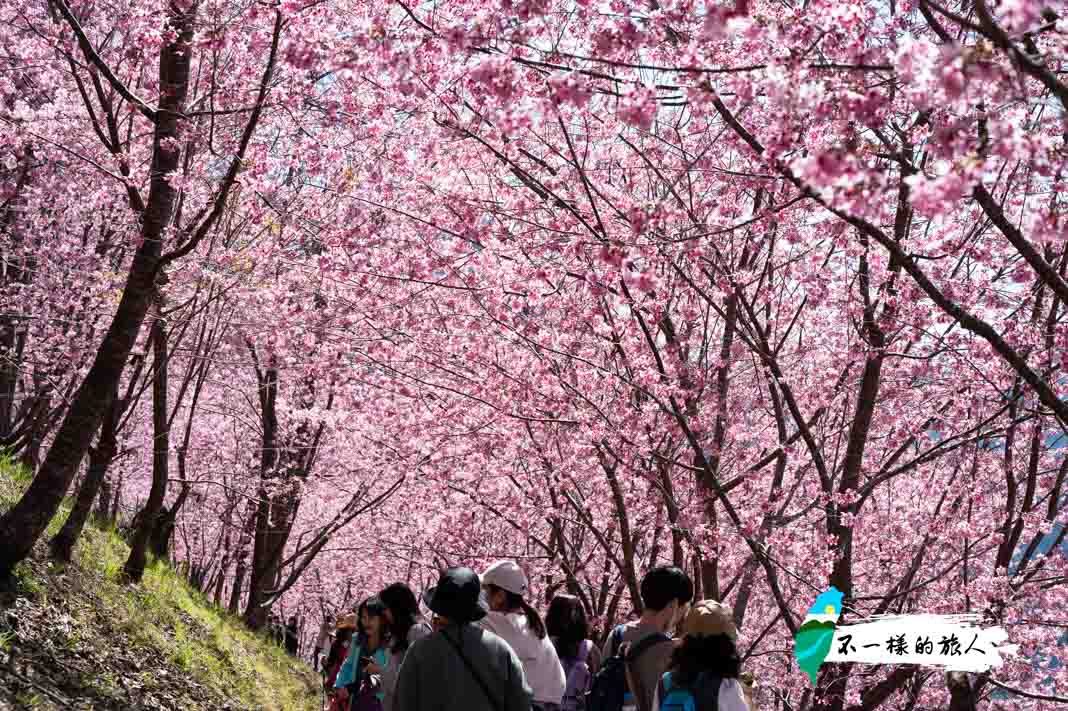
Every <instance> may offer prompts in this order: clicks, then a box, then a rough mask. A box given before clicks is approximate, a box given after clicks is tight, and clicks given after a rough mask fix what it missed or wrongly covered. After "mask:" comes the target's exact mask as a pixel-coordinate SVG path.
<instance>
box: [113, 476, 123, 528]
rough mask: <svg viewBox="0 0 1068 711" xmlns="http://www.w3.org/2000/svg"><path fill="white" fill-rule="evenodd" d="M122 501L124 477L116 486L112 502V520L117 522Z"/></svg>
mask: <svg viewBox="0 0 1068 711" xmlns="http://www.w3.org/2000/svg"><path fill="white" fill-rule="evenodd" d="M120 503H122V478H121V477H120V478H119V484H118V486H116V487H115V498H114V499H113V500H112V502H111V516H110V518H111V520H112V521H114V522H115V523H118V522H119V504H120Z"/></svg>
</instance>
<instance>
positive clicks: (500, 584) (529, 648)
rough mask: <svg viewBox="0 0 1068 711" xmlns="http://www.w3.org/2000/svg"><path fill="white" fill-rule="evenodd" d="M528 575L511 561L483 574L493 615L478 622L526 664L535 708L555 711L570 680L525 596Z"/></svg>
mask: <svg viewBox="0 0 1068 711" xmlns="http://www.w3.org/2000/svg"><path fill="white" fill-rule="evenodd" d="M527 585H528V584H527V576H526V575H524V573H523V571H522V569H521V568H520V567H519V566H518V565H516V563H515V562H513V561H510V560H502V561H498V562H496V563H494V564H493V565H491V566H490V567H489V568H487V569H486V572H485V573H483V574H482V590H483V592H484V593H485V595H486V604H487V605H488V606H489V609H490V612H489V613H488V614H487V615H486V616H485V617H484V618H482V620H481V621H480V622H479V623H478V624H479V625H481V626H482V627H483V628H484V629H487V630H489V631H490V632H493V633H494V634H495V635H497V636H498V637H500V638H502V639H503V640H504V641H505V642H507V643H508V645H509V646H510V647H511V648H512V650H513V651H514V652H515V654H516V656H517V657H519V661H520V662H522V664H523V675H524V676H525V677H526V679H527V684H528V685H529V686H530V688H531V690H532V691H533V692H534V703H533V705H532V707H531V708H532V709H534V710H535V711H555V710H556V709H558V708H559V707H560V702H561V701H562V700H563V698H564V690H565V687H566V686H567V679H566V678H565V677H564V668H563V665H561V664H560V657H559V656H557V654H556V647H555V646H553V643H552V640H551V639H549V635H548V634H547V633H546V631H545V623H544V622H542V619H541V616H540V615H539V614H538V611H537V610H535V609H534V608H533V607H531V606H530V604H529V603H527V601H526V600H524V599H523V597H524V596H525V595H526V593H527Z"/></svg>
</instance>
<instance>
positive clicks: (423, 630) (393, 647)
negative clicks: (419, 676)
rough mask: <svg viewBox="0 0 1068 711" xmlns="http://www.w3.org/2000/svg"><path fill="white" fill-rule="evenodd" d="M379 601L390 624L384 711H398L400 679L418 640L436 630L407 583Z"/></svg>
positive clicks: (383, 594)
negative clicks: (408, 656) (397, 698)
mask: <svg viewBox="0 0 1068 711" xmlns="http://www.w3.org/2000/svg"><path fill="white" fill-rule="evenodd" d="M378 598H379V599H380V600H381V601H382V604H383V605H385V606H386V611H385V616H386V621H387V622H388V623H389V637H390V643H389V660H388V662H387V663H386V666H385V668H384V669H383V670H382V689H383V691H384V697H383V699H382V709H383V711H395V710H396V703H395V701H394V699H395V698H396V696H397V679H398V678H399V676H400V669H401V664H402V663H403V662H404V656H405V655H406V654H407V653H408V648H409V647H411V646H412V645H413V644H414V643H415V642H416V640H420V639H422V638H423V637H426V636H427V635H429V634H430V633H431V632H433V630H432V629H431V627H430V623H429V622H427V621H426V619H425V618H424V617H423V614H422V612H420V611H419V600H417V599H416V597H415V593H414V592H412V589H411V588H410V587H408V586H407V585H405V584H404V583H393V584H392V585H390V586H389V587H387V588H386V589H384V590H383V591H382V592H380V593H378Z"/></svg>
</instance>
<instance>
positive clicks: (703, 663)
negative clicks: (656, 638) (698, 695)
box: [670, 600, 742, 686]
mask: <svg viewBox="0 0 1068 711" xmlns="http://www.w3.org/2000/svg"><path fill="white" fill-rule="evenodd" d="M682 633H683V638H682V644H680V645H679V646H678V647H676V648H675V651H674V652H673V653H672V655H671V665H670V669H671V672H672V684H673V685H675V684H678V685H680V686H690V685H691V684H693V683H694V682H695V681H697V677H698V676H699V675H700V674H701V673H707V674H709V675H711V676H715V677H719V678H721V679H737V678H738V675H739V674H740V673H741V668H742V660H741V657H740V656H739V654H738V648H737V647H736V646H735V639H737V637H738V629H737V627H735V626H734V619H733V617H732V615H731V612H730V610H729V609H728V608H726V607H725V606H723V605H722V604H720V603H718V602H716V601H715V600H702V601H701V602H699V603H697V604H696V605H694V607H693V609H692V610H690V612H689V613H688V614H687V615H686V620H685V622H684V623H683V625H682Z"/></svg>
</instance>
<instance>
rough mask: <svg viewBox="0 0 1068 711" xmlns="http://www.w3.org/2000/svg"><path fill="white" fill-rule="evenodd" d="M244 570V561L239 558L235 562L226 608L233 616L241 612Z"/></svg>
mask: <svg viewBox="0 0 1068 711" xmlns="http://www.w3.org/2000/svg"><path fill="white" fill-rule="evenodd" d="M245 568H246V564H245V559H244V558H241V560H239V561H238V562H237V570H235V571H234V586H233V587H232V588H230V604H229V605H228V606H227V609H229V610H230V614H231V615H234V616H236V615H237V613H238V611H240V610H241V586H242V585H244V583H245Z"/></svg>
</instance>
